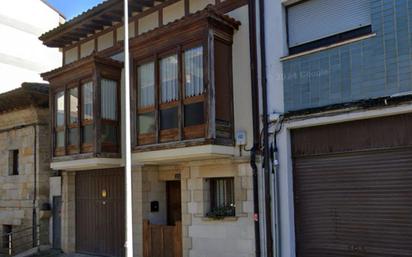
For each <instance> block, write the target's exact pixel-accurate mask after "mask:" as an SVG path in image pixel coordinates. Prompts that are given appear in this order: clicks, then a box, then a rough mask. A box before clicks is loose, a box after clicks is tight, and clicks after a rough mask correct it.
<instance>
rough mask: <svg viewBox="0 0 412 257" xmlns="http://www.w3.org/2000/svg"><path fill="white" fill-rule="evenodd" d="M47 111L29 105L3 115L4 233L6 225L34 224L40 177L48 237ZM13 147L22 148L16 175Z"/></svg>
mask: <svg viewBox="0 0 412 257" xmlns="http://www.w3.org/2000/svg"><path fill="white" fill-rule="evenodd" d="M47 113H48V111H47V110H44V109H35V108H28V109H24V110H18V111H14V112H9V113H4V114H1V115H0V182H1V183H0V234H2V233H3V231H2V229H3V225H11V226H12V228H13V231H16V230H21V229H25V228H29V227H32V225H33V219H32V217H33V216H32V215H33V199H34V196H35V193H34V188H35V181H36V188H37V202H36V203H34V205H35V207H36V211H37V218H38V219H37V224H40V225H42V230H41V233H42V238H46V237H47V233H48V222H47V220H46V221H45V220H41V219H40V207H41V205H42V204H43V203H44V202H48V195H49V186H48V179H49V177H50V175H51V171H50V168H49V163H50V160H49V142H50V141H49V136H50V135H49V128H48V125H47V123H48V120H47V115H46V114H47ZM35 124H37V125H35ZM35 138H36V144H37V145H36V146H35ZM11 150H19V160H18V167H19V174H18V175H15V176H10V175H9V165H10V163H9V162H10V157H9V156H10V151H11ZM35 158H36V159H35ZM35 165H36V166H35ZM35 171H37V174H36V178H35ZM28 233H30V232H28ZM44 243H47V242H44Z"/></svg>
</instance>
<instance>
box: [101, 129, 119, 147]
mask: <svg viewBox="0 0 412 257" xmlns="http://www.w3.org/2000/svg"><path fill="white" fill-rule="evenodd" d="M102 141H103V142H105V143H112V144H115V145H116V144H117V128H116V127H115V126H113V125H109V124H102Z"/></svg>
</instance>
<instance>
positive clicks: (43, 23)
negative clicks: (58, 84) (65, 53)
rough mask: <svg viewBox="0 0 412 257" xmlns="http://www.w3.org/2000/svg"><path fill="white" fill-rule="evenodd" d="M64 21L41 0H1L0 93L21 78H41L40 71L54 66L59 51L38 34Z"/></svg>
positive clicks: (57, 59)
mask: <svg viewBox="0 0 412 257" xmlns="http://www.w3.org/2000/svg"><path fill="white" fill-rule="evenodd" d="M61 23H64V16H63V15H62V14H60V13H59V12H58V11H57V10H55V9H53V8H52V7H51V6H50V5H48V4H47V3H46V2H45V1H42V0H3V1H2V5H1V8H0V34H1V35H3V36H2V40H0V75H1V82H0V93H2V92H6V91H9V90H11V89H15V88H18V87H20V86H21V84H22V83H23V82H26V81H30V82H42V81H43V80H42V78H41V77H40V75H39V74H40V73H41V72H44V71H47V70H50V69H53V68H55V67H58V66H59V65H60V64H61V53H60V51H59V50H58V49H51V48H48V47H46V46H44V45H43V44H42V42H41V41H40V40H39V39H38V37H39V36H40V35H41V34H43V33H44V32H46V31H48V30H50V29H52V28H54V27H56V26H58V25H59V24H61Z"/></svg>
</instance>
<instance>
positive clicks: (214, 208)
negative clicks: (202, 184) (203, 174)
mask: <svg viewBox="0 0 412 257" xmlns="http://www.w3.org/2000/svg"><path fill="white" fill-rule="evenodd" d="M210 197H211V212H212V213H214V214H212V215H220V216H234V215H235V208H236V206H235V197H234V178H214V179H211V180H210Z"/></svg>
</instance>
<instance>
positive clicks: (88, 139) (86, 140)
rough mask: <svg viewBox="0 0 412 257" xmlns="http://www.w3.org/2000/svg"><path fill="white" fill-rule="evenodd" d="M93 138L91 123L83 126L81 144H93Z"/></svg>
mask: <svg viewBox="0 0 412 257" xmlns="http://www.w3.org/2000/svg"><path fill="white" fill-rule="evenodd" d="M93 139H94V137H93V125H87V126H84V127H83V131H82V142H83V144H93Z"/></svg>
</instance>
